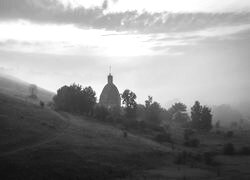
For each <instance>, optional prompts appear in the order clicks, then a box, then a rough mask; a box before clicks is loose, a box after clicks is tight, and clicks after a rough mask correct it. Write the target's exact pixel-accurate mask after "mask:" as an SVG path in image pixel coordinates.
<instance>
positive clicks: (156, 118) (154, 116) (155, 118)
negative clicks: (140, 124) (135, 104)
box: [146, 102, 161, 125]
mask: <svg viewBox="0 0 250 180" xmlns="http://www.w3.org/2000/svg"><path fill="white" fill-rule="evenodd" d="M160 113H161V105H160V104H159V103H158V102H153V103H152V104H151V105H150V106H149V107H148V108H146V122H147V123H149V124H153V125H159V124H160V121H161V120H160Z"/></svg>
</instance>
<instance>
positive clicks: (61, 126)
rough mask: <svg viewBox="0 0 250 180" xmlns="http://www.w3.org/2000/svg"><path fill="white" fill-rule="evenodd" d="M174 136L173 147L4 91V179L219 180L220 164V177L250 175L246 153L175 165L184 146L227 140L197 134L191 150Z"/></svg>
mask: <svg viewBox="0 0 250 180" xmlns="http://www.w3.org/2000/svg"><path fill="white" fill-rule="evenodd" d="M172 135H173V137H175V141H176V142H175V143H176V144H175V146H176V148H175V149H174V150H172V148H171V145H170V144H169V143H163V144H160V143H157V142H155V141H154V140H152V138H151V139H150V138H147V137H146V136H143V135H141V134H140V133H136V134H135V133H128V136H127V138H124V136H123V131H122V130H121V129H119V128H117V127H115V126H112V125H110V124H108V123H102V122H99V121H97V120H95V119H91V118H86V117H81V116H75V115H71V114H68V113H62V112H60V113H58V112H55V111H52V110H50V109H48V108H41V107H40V106H39V104H38V103H37V104H36V103H34V102H33V103H30V102H26V101H25V100H23V99H22V98H16V97H13V96H10V95H6V94H2V93H0V179H37V180H40V179H183V178H184V177H185V178H186V179H215V178H216V177H217V174H216V171H217V168H220V169H221V173H220V177H218V178H220V179H230V178H229V177H236V176H238V179H241V177H242V179H243V178H245V177H246V178H249V177H250V174H249V173H248V172H247V170H248V168H249V167H250V164H249V163H248V162H249V161H248V160H246V157H245V156H234V157H233V158H231V157H226V156H221V155H215V157H214V158H215V160H216V161H218V162H219V163H220V166H216V167H213V166H211V165H206V164H205V163H204V161H203V160H196V159H195V158H192V162H191V160H188V161H189V162H188V163H186V164H176V163H175V157H176V155H177V154H178V153H180V152H182V151H184V150H185V151H187V152H188V153H190V152H191V153H192V154H193V155H195V154H202V153H204V152H207V151H212V152H213V151H215V150H218V149H221V148H222V147H220V146H218V144H223V143H226V142H227V141H229V139H225V138H224V137H223V136H220V135H215V134H207V135H204V134H203V135H202V134H201V135H199V134H198V135H197V138H199V139H200V140H201V143H202V145H201V147H198V148H188V147H184V146H183V139H182V138H183V134H181V131H180V130H178V129H176V131H175V132H174V131H173V132H172ZM244 135H245V134H244ZM230 141H232V142H233V143H234V142H238V144H237V143H236V145H237V146H240V145H243V144H244V143H246V142H248V138H247V137H244V138H241V134H240V133H235V136H234V137H233V138H231V139H230ZM189 159H190V158H189ZM244 159H245V160H244ZM241 163H242V165H241ZM243 166H244V167H243Z"/></svg>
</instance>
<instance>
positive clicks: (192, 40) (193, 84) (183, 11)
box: [0, 0, 250, 107]
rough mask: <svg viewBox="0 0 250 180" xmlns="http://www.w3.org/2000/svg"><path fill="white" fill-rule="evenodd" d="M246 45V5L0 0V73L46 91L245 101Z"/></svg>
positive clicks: (249, 82) (249, 23)
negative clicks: (77, 87) (108, 90)
mask: <svg viewBox="0 0 250 180" xmlns="http://www.w3.org/2000/svg"><path fill="white" fill-rule="evenodd" d="M249 47H250V1H249V0H220V1H218V0H175V1H172V0H147V1H145V0H104V1H103V0H0V71H1V72H4V73H7V74H11V75H13V76H16V77H18V78H20V79H22V80H25V81H28V82H30V83H35V84H37V85H38V86H41V87H43V88H45V89H48V90H50V91H53V92H56V90H57V89H58V88H60V87H61V86H63V85H70V84H72V83H74V82H75V83H78V84H81V85H82V86H84V87H85V86H91V87H92V88H93V89H94V90H95V91H96V93H97V96H98V97H99V95H100V93H101V91H102V88H103V87H104V85H105V84H106V83H107V75H108V73H109V66H111V67H112V75H113V76H114V83H115V84H116V86H117V87H118V89H119V91H120V93H122V92H123V91H124V90H125V89H130V90H132V91H133V92H135V93H136V94H137V101H138V102H139V103H144V101H145V100H146V98H147V96H148V95H151V96H153V99H154V100H155V101H157V102H160V103H161V105H162V106H164V107H166V106H169V105H170V104H171V103H173V102H175V101H181V102H183V103H185V104H187V105H192V104H193V103H194V101H196V100H199V101H200V102H201V103H202V104H208V105H210V104H213V105H214V104H215V105H219V104H235V103H241V102H250V96H249V92H250V78H249V77H250V70H249V67H250V51H249Z"/></svg>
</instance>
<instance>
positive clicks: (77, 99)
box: [53, 84, 96, 114]
mask: <svg viewBox="0 0 250 180" xmlns="http://www.w3.org/2000/svg"><path fill="white" fill-rule="evenodd" d="M95 95H96V94H95V91H93V89H92V88H91V87H86V88H82V86H80V85H76V84H72V85H70V86H63V87H61V88H60V89H58V90H57V94H56V95H55V96H54V98H53V100H54V102H55V107H56V109H58V110H63V111H69V112H77V113H85V114H90V113H92V112H93V108H94V105H95V104H96V97H95Z"/></svg>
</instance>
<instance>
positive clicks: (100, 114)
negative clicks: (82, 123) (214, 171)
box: [94, 105, 109, 120]
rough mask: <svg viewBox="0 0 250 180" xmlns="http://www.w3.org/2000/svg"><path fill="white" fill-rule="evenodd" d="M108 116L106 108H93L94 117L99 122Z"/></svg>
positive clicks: (98, 106)
mask: <svg viewBox="0 0 250 180" xmlns="http://www.w3.org/2000/svg"><path fill="white" fill-rule="evenodd" d="M108 115H109V111H108V109H107V108H106V107H104V106H100V105H97V106H95V108H94V116H95V118H97V119H99V120H105V119H106V118H107V116H108Z"/></svg>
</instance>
